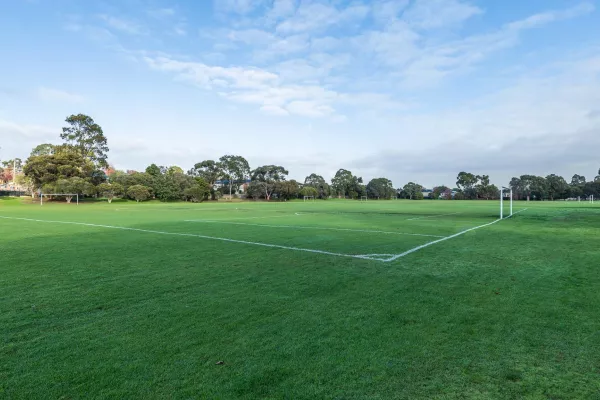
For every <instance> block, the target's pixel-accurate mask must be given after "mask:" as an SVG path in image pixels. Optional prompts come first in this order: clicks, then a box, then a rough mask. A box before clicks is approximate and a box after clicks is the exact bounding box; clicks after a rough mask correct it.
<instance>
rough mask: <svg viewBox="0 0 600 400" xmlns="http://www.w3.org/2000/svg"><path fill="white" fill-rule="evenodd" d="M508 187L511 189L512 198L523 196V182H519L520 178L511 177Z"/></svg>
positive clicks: (517, 198)
mask: <svg viewBox="0 0 600 400" xmlns="http://www.w3.org/2000/svg"><path fill="white" fill-rule="evenodd" d="M508 187H510V188H511V189H512V191H513V198H514V199H516V200H519V199H522V198H523V184H522V182H521V179H519V178H516V177H513V178H512V179H511V180H510V183H509V184H508Z"/></svg>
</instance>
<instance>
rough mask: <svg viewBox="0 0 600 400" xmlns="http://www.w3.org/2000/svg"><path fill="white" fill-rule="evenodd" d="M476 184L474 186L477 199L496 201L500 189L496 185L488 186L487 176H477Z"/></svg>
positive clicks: (488, 178) (488, 179)
mask: <svg viewBox="0 0 600 400" xmlns="http://www.w3.org/2000/svg"><path fill="white" fill-rule="evenodd" d="M476 178H477V180H478V183H477V185H476V186H475V190H476V192H477V197H479V198H482V199H486V200H490V199H497V198H499V196H500V194H499V193H500V189H498V187H497V186H496V185H490V176H489V175H477V176H476Z"/></svg>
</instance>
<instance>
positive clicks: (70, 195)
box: [40, 193, 79, 206]
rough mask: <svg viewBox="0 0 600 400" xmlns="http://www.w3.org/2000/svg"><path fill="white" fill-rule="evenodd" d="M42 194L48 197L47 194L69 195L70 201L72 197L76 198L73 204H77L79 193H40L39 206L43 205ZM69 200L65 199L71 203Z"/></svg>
mask: <svg viewBox="0 0 600 400" xmlns="http://www.w3.org/2000/svg"><path fill="white" fill-rule="evenodd" d="M44 196H46V197H48V196H65V197H71V201H72V199H73V197H75V199H76V201H75V204H76V205H79V194H77V193H40V206H43V205H44ZM71 201H67V204H71Z"/></svg>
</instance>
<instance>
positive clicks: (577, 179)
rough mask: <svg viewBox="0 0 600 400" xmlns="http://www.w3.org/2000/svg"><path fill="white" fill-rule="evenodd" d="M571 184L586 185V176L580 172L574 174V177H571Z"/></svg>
mask: <svg viewBox="0 0 600 400" xmlns="http://www.w3.org/2000/svg"><path fill="white" fill-rule="evenodd" d="M598 172H600V171H598ZM571 185H573V186H575V185H585V176H583V175H578V174H575V175H573V177H572V178H571Z"/></svg>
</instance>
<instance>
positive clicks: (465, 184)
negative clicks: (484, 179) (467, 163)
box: [456, 171, 479, 199]
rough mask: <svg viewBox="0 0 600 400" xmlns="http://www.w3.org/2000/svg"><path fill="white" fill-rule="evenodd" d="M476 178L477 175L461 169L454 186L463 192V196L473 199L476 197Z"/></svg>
mask: <svg viewBox="0 0 600 400" xmlns="http://www.w3.org/2000/svg"><path fill="white" fill-rule="evenodd" d="M478 180H479V179H478V178H477V176H475V175H473V174H471V173H469V172H464V171H463V172H460V173H459V174H458V176H457V177H456V186H458V188H459V189H460V190H461V191H462V192H463V193H464V195H465V198H467V199H475V198H476V197H477V191H476V189H475V185H476V184H477V181H478Z"/></svg>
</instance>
